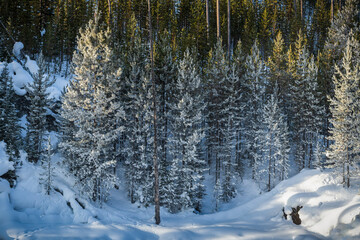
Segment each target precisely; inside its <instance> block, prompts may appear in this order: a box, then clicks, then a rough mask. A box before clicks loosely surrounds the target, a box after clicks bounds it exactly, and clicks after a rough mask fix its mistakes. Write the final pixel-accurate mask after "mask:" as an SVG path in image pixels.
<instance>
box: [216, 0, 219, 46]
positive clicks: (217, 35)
mask: <svg viewBox="0 0 360 240" xmlns="http://www.w3.org/2000/svg"><path fill="white" fill-rule="evenodd" d="M216 37H217V38H218V39H219V38H220V0H216Z"/></svg>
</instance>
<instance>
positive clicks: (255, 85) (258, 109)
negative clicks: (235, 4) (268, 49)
mask: <svg viewBox="0 0 360 240" xmlns="http://www.w3.org/2000/svg"><path fill="white" fill-rule="evenodd" d="M245 67H246V73H245V81H246V84H247V85H248V89H249V92H248V93H247V94H248V95H247V96H246V101H247V104H246V105H247V107H246V108H245V112H246V124H247V127H246V142H247V152H248V159H249V165H250V167H251V172H252V174H251V177H252V178H253V179H255V180H259V175H258V173H259V172H258V171H259V169H258V168H259V164H260V163H261V160H262V154H261V152H260V150H261V139H260V138H261V137H262V136H261V134H260V131H261V128H262V121H261V116H262V109H263V104H264V100H265V87H266V86H265V77H266V72H265V64H264V62H263V60H262V59H261V57H260V52H259V49H258V46H257V42H255V43H254V45H253V47H252V49H251V54H250V55H249V56H248V57H247V58H246V63H245Z"/></svg>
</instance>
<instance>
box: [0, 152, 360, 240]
mask: <svg viewBox="0 0 360 240" xmlns="http://www.w3.org/2000/svg"><path fill="white" fill-rule="evenodd" d="M25 158H26V155H25V154H24V153H22V157H21V159H22V164H23V165H22V167H21V168H20V170H19V171H18V175H19V179H18V184H17V187H16V188H15V189H10V188H9V185H8V184H7V182H6V181H4V180H1V181H0V212H1V214H0V239H12V238H15V239H64V238H66V239H186V240H187V239H329V238H330V239H331V238H333V239H359V237H360V227H359V226H360V225H359V222H360V217H359V213H360V196H359V195H358V194H357V193H358V190H357V189H356V188H353V189H350V190H347V189H345V188H343V187H342V185H340V184H338V182H339V179H338V178H336V177H334V176H333V175H332V174H331V172H330V171H324V172H321V171H319V170H303V171H302V172H301V173H299V174H298V175H296V176H294V177H292V178H290V179H288V180H286V181H284V182H282V183H280V184H279V185H278V186H277V187H275V188H274V189H273V190H272V191H271V192H267V193H264V194H260V195H259V192H258V190H257V189H256V186H255V185H253V183H252V182H251V181H248V180H245V181H244V182H243V183H242V184H241V185H240V187H239V195H238V197H236V198H235V199H234V200H233V201H232V202H231V203H229V204H224V205H223V206H222V208H221V211H219V212H217V213H212V210H209V209H208V210H207V211H205V212H207V213H205V214H202V215H197V214H194V213H193V212H192V211H191V210H188V211H186V212H182V213H179V214H170V213H168V212H167V211H166V210H165V209H161V217H162V218H161V220H162V222H161V224H160V225H159V226H156V225H155V224H154V220H153V213H154V208H153V207H149V208H138V206H137V205H136V204H130V203H129V201H128V200H127V198H126V192H125V190H124V189H120V190H113V191H112V192H111V199H110V200H109V202H108V203H107V204H105V205H104V206H103V208H102V209H100V208H98V207H96V206H94V205H93V204H91V203H90V202H89V201H87V200H86V199H83V198H81V197H79V196H78V194H77V192H76V191H75V190H74V189H76V186H75V187H74V181H73V179H71V177H69V176H67V177H66V176H65V175H64V173H63V170H62V168H61V166H60V165H58V164H59V163H60V162H61V157H60V156H59V155H55V156H54V157H53V163H54V164H55V165H56V177H55V182H54V186H55V189H56V190H55V191H53V192H52V193H51V195H50V196H47V195H45V192H44V190H43V189H42V186H41V185H39V184H38V183H37V182H38V178H39V175H40V172H41V171H42V170H41V167H39V166H36V165H33V164H30V163H27V162H26V161H25ZM209 201H210V200H209ZM297 205H302V206H303V208H302V209H301V210H300V212H299V213H300V217H301V219H302V225H300V226H297V225H295V224H293V223H292V221H291V220H285V219H283V218H282V208H283V207H285V209H286V212H289V209H290V207H296V206H297ZM205 207H206V206H205ZM207 207H211V204H210V203H209V204H208V206H207Z"/></svg>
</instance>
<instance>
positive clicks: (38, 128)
mask: <svg viewBox="0 0 360 240" xmlns="http://www.w3.org/2000/svg"><path fill="white" fill-rule="evenodd" d="M37 65H38V66H39V70H38V72H37V73H36V74H35V75H34V81H33V82H32V83H30V84H29V85H28V86H26V87H25V89H26V90H27V93H28V95H27V99H28V100H29V101H30V106H29V113H28V115H27V116H26V119H27V135H26V151H27V154H28V155H27V159H28V161H29V162H34V163H37V162H38V161H39V160H40V161H41V157H42V153H43V143H44V140H45V135H46V113H47V110H48V108H49V106H50V100H49V99H48V96H49V93H48V92H47V88H48V87H50V86H51V85H52V84H53V83H54V81H55V79H53V80H50V76H49V74H46V72H45V71H46V63H45V59H44V55H43V54H42V53H40V56H39V58H38V60H37Z"/></svg>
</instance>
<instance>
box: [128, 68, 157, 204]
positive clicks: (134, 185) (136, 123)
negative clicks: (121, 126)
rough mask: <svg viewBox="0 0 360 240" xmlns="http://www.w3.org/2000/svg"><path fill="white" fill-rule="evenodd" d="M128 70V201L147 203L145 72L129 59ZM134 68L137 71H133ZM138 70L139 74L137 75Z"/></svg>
mask: <svg viewBox="0 0 360 240" xmlns="http://www.w3.org/2000/svg"><path fill="white" fill-rule="evenodd" d="M133 64H134V65H133V68H132V72H131V73H130V76H129V78H128V79H127V81H128V83H129V84H130V86H129V92H128V93H129V102H128V103H127V106H126V109H127V111H128V115H127V116H128V118H129V119H131V121H129V122H131V125H130V124H129V125H128V126H127V129H126V131H127V133H128V134H127V138H128V144H129V147H130V148H129V149H128V153H127V159H126V161H125V164H126V165H125V166H126V172H125V174H126V180H127V184H128V191H129V197H130V200H131V202H132V203H135V202H139V203H140V204H143V205H145V206H148V205H149V204H151V203H152V201H153V193H152V191H151V189H152V188H153V181H152V180H151V179H152V177H151V176H152V172H153V171H152V169H153V168H152V154H151V153H152V148H151V141H152V138H153V136H152V135H151V116H152V112H151V97H152V95H151V91H150V87H151V86H150V82H149V75H148V72H147V73H145V72H144V71H145V70H144V69H138V68H137V67H136V63H135V62H134V63H133ZM137 71H140V72H138V73H136V72H137ZM137 74H140V75H137Z"/></svg>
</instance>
